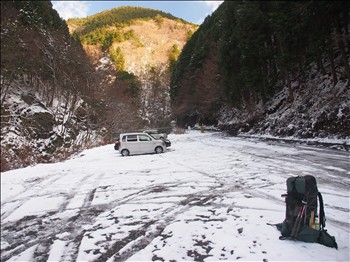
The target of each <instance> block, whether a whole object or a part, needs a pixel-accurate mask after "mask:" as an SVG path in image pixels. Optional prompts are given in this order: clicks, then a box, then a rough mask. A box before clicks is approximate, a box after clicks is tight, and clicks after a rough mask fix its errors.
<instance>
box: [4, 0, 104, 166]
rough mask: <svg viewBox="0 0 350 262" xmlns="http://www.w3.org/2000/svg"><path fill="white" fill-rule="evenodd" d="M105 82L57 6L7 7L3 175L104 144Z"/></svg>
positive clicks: (10, 3) (23, 4)
mask: <svg viewBox="0 0 350 262" xmlns="http://www.w3.org/2000/svg"><path fill="white" fill-rule="evenodd" d="M98 79H99V76H98V74H97V73H96V72H95V69H94V67H93V65H92V64H91V63H90V61H89V60H88V58H87V57H86V55H85V53H84V50H83V49H82V47H81V46H80V44H79V43H77V42H76V41H74V40H73V39H72V38H71V37H70V35H69V32H68V28H67V25H66V23H65V22H64V21H63V20H62V19H61V18H60V17H59V15H58V14H57V12H56V11H55V10H54V9H52V4H51V2H50V1H37V2H36V1H2V2H1V171H5V170H9V169H13V168H19V167H24V166H28V165H33V164H36V163H47V162H55V161H60V160H62V159H66V158H67V157H68V156H70V155H72V154H74V153H76V152H78V151H79V150H81V149H84V148H88V147H92V146H97V145H100V144H103V143H104V139H105V136H106V132H105V131H106V130H105V129H104V128H103V126H104V124H103V122H104V118H103V114H102V113H101V112H103V111H104V106H103V105H101V104H100V100H99V99H98V97H99V93H98V89H99V83H98V81H97V80H98Z"/></svg>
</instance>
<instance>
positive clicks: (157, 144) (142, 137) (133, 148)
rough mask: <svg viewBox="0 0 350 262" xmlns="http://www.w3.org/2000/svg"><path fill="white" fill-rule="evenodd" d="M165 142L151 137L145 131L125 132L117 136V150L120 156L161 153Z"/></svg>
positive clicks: (164, 148) (164, 147)
mask: <svg viewBox="0 0 350 262" xmlns="http://www.w3.org/2000/svg"><path fill="white" fill-rule="evenodd" d="M165 150H166V146H165V142H164V141H163V140H158V139H155V138H153V137H151V136H150V135H149V134H146V133H125V134H120V136H119V152H120V154H121V155H122V156H128V155H136V154H147V153H157V154H160V153H163V152H164V151H165Z"/></svg>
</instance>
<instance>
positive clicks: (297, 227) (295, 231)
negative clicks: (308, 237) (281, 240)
mask: <svg viewBox="0 0 350 262" xmlns="http://www.w3.org/2000/svg"><path fill="white" fill-rule="evenodd" d="M301 203H302V204H303V205H302V206H301V207H300V208H301V212H300V214H298V217H297V219H296V221H295V224H294V227H293V231H292V234H291V238H293V239H295V238H297V236H298V234H299V230H300V225H301V221H302V220H303V216H304V214H305V210H306V204H307V202H306V201H304V200H303V201H301Z"/></svg>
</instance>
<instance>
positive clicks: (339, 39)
mask: <svg viewBox="0 0 350 262" xmlns="http://www.w3.org/2000/svg"><path fill="white" fill-rule="evenodd" d="M349 48H350V38H349V3H348V2H346V1H244V2H243V1H225V2H224V3H223V4H222V5H221V6H220V7H219V8H218V9H217V10H216V11H215V12H214V13H213V14H212V15H211V16H208V17H207V18H206V19H205V21H204V23H203V24H202V25H201V26H200V27H199V29H198V30H197V32H196V33H195V34H194V35H193V37H192V38H191V39H190V40H189V42H188V43H187V44H186V46H185V47H184V49H183V52H182V53H181V55H180V57H179V59H178V62H177V63H176V66H175V68H174V70H173V73H172V80H171V98H172V105H173V109H174V111H173V113H174V114H175V115H176V117H177V120H178V123H179V124H180V125H183V126H185V125H193V124H195V123H200V122H202V123H204V124H218V125H219V126H220V127H221V128H223V129H228V130H230V131H232V133H237V132H238V131H243V132H248V131H250V132H252V133H265V134H272V135H282V136H290V135H295V136H299V137H319V136H321V137H322V136H327V135H334V136H340V137H344V136H349V135H350V134H349V133H350V132H349V130H350V118H349V115H350V112H349V111H350V110H349V106H350V104H349V103H350V102H349V100H350V93H349V81H350V68H349Z"/></svg>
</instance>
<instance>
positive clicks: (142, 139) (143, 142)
mask: <svg viewBox="0 0 350 262" xmlns="http://www.w3.org/2000/svg"><path fill="white" fill-rule="evenodd" d="M138 137H139V148H140V153H153V152H154V141H153V139H152V138H151V137H150V136H149V135H147V134H140V135H138Z"/></svg>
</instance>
